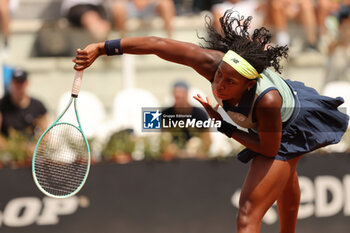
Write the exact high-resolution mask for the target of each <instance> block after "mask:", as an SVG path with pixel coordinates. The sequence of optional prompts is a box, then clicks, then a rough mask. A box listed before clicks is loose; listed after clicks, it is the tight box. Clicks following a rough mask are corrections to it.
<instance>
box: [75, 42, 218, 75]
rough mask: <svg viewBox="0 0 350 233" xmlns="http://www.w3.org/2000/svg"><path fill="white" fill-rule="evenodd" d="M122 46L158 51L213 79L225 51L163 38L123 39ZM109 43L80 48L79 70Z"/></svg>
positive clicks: (128, 49)
mask: <svg viewBox="0 0 350 233" xmlns="http://www.w3.org/2000/svg"><path fill="white" fill-rule="evenodd" d="M117 49H119V50H118V51H119V52H120V49H121V51H122V52H123V53H127V54H139V55H141V54H154V55H157V56H159V57H160V58H162V59H164V60H167V61H170V62H174V63H178V64H183V65H186V66H189V67H192V68H193V69H194V70H196V71H197V72H198V73H199V74H201V75H202V76H204V77H205V78H207V79H208V80H211V78H212V77H213V75H214V73H215V71H216V68H217V66H218V63H219V62H220V60H221V58H222V56H223V53H222V52H220V51H216V50H209V49H204V48H201V47H200V46H198V45H195V44H192V43H187V42H181V41H177V40H172V39H168V38H159V37H135V38H124V39H122V40H121V41H120V48H117ZM106 54H107V51H106V47H105V42H101V43H94V44H90V45H88V46H87V47H86V48H85V49H84V50H80V49H78V50H77V54H76V58H75V59H73V62H74V63H76V65H75V67H74V68H75V69H76V70H83V69H85V68H87V67H89V66H90V65H91V64H92V63H93V62H94V61H95V60H96V59H97V58H98V57H99V56H101V55H106Z"/></svg>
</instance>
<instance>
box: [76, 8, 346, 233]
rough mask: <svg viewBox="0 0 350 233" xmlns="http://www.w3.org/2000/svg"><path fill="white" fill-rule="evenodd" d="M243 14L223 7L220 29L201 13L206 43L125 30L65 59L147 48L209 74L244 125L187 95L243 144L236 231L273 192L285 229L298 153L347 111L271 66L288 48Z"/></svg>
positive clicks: (317, 143)
mask: <svg viewBox="0 0 350 233" xmlns="http://www.w3.org/2000/svg"><path fill="white" fill-rule="evenodd" d="M251 20H252V17H247V18H244V17H241V16H239V15H236V13H235V12H232V11H231V10H230V11H227V12H226V13H225V14H224V16H223V17H222V18H221V19H220V24H221V29H222V31H221V32H217V31H215V30H214V29H213V28H212V26H211V24H210V21H207V28H208V33H209V34H208V38H207V39H204V40H205V41H206V42H207V45H206V47H201V46H197V45H194V44H191V43H185V42H180V41H176V40H171V39H163V38H157V37H140V38H125V39H118V40H110V41H106V42H102V43H94V44H90V45H88V46H87V47H86V48H85V49H84V50H80V49H78V50H77V54H76V58H75V59H73V62H74V63H75V69H76V70H83V69H85V68H87V67H89V66H90V65H91V64H92V63H93V62H94V61H95V59H96V58H98V57H99V56H101V55H105V54H107V55H121V54H123V53H128V54H155V55H157V56H159V57H160V58H162V59H165V60H167V61H170V62H174V63H180V64H183V65H186V66H189V67H191V68H193V69H194V70H196V71H197V72H198V73H199V74H200V75H202V76H203V77H204V78H206V79H207V80H208V81H209V82H210V85H211V87H212V91H213V94H214V96H215V98H216V100H217V102H218V103H219V105H221V106H222V107H223V108H224V110H225V111H226V112H227V113H228V115H229V116H230V117H231V118H232V120H233V121H234V122H235V123H236V124H238V125H239V126H241V127H244V128H247V129H249V132H245V131H242V130H239V129H237V127H236V126H234V125H232V124H230V123H228V122H226V121H224V120H223V118H222V117H221V116H220V114H219V113H218V112H217V111H216V107H212V106H211V104H210V102H209V99H208V98H206V100H205V99H203V98H202V97H201V96H199V95H198V96H195V97H194V98H195V99H197V100H198V101H199V102H200V103H201V104H202V105H203V106H204V107H205V109H206V110H207V112H208V113H209V115H210V117H212V118H215V119H216V120H217V121H220V122H221V127H219V128H218V130H219V131H220V132H222V133H224V134H226V135H227V136H228V137H229V138H233V139H235V140H237V141H238V142H240V143H241V144H242V145H244V146H245V147H246V149H245V150H243V151H242V152H240V153H239V154H238V159H240V160H241V161H243V162H248V161H249V160H251V159H252V162H251V165H250V169H249V171H248V174H247V177H246V179H245V181H244V184H243V188H242V192H241V196H240V200H239V213H238V217H237V229H238V231H237V232H238V233H256V232H260V227H261V220H262V218H263V216H264V214H265V213H266V211H267V210H268V209H269V208H270V207H271V206H272V204H273V203H274V202H275V201H276V200H277V207H278V213H279V219H280V232H281V233H289V232H291V233H292V232H295V229H296V221H297V213H298V207H299V202H300V189H299V184H298V177H297V172H296V166H297V163H298V160H299V159H300V158H301V155H303V154H305V153H308V152H310V151H313V150H315V149H317V148H320V147H323V146H326V145H329V144H334V143H337V142H339V141H340V139H341V137H342V135H343V133H344V132H345V130H346V129H347V124H348V116H347V115H346V114H343V113H341V112H340V111H338V110H337V107H338V106H339V105H341V104H342V103H343V99H342V98H340V97H338V98H335V99H334V98H330V97H326V96H321V95H319V94H318V93H317V92H316V91H315V90H314V89H312V88H310V87H306V86H304V84H303V83H301V82H294V81H290V80H284V79H283V78H282V77H281V76H280V75H279V74H278V73H280V71H281V66H280V60H281V59H282V58H285V57H287V51H288V48H287V47H286V46H272V45H271V44H270V39H271V35H270V33H269V31H268V30H267V29H266V28H264V27H262V28H260V29H256V30H255V31H254V32H253V33H252V35H251V34H250V33H249V32H248V29H249V26H250V23H251ZM269 67H272V68H273V69H274V70H275V71H276V72H277V73H275V72H274V71H272V70H270V69H268V68H269Z"/></svg>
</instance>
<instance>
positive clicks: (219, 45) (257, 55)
mask: <svg viewBox="0 0 350 233" xmlns="http://www.w3.org/2000/svg"><path fill="white" fill-rule="evenodd" d="M252 19H253V17H251V16H249V17H247V18H244V16H240V15H239V14H238V12H236V11H233V10H227V11H226V12H225V14H224V16H222V17H221V18H220V24H221V33H219V32H218V31H217V30H216V29H215V28H214V27H213V26H212V22H211V18H210V17H209V16H207V17H206V27H207V31H208V38H204V37H199V38H200V39H203V40H204V41H205V42H206V45H205V46H203V47H204V48H207V49H215V50H219V51H222V52H224V53H226V52H227V51H228V50H233V51H234V52H236V53H238V54H239V55H240V56H242V57H243V58H244V59H246V60H247V61H248V62H249V63H250V64H251V65H252V66H253V67H254V68H255V69H256V70H257V71H258V73H261V72H263V71H264V70H265V69H266V68H267V67H271V66H272V67H273V68H274V69H275V71H277V72H279V73H281V68H282V67H281V66H280V61H281V59H282V58H287V56H288V53H287V51H288V47H287V46H278V45H277V46H272V45H271V44H270V43H271V33H270V32H269V30H267V29H266V28H265V27H261V28H259V29H255V30H254V33H253V35H249V32H248V29H249V27H250V23H251V21H252Z"/></svg>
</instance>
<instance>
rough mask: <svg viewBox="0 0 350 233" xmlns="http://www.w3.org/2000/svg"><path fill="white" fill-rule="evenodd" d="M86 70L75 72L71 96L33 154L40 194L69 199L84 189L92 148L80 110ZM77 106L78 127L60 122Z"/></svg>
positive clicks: (33, 164)
mask: <svg viewBox="0 0 350 233" xmlns="http://www.w3.org/2000/svg"><path fill="white" fill-rule="evenodd" d="M82 77H83V71H76V73H75V78H74V82H73V88H72V95H71V98H70V100H69V102H68V104H67V107H66V108H65V109H64V110H63V112H62V114H61V115H60V116H59V117H58V118H57V120H56V121H55V122H54V123H53V124H52V125H51V126H50V127H49V128H48V129H47V130H46V131H45V132H44V133H43V134H42V135H41V136H40V138H39V140H38V142H37V144H36V147H35V150H34V154H33V160H32V173H33V178H34V182H35V184H36V185H37V186H38V188H39V189H40V191H42V192H43V193H44V194H46V195H47V196H50V197H54V198H66V197H70V196H73V195H75V194H76V193H77V192H79V190H80V189H81V188H82V187H83V185H84V183H85V181H86V179H87V176H88V174H89V169H90V148H89V144H88V141H87V139H86V137H85V135H84V132H83V130H82V127H81V124H80V120H79V115H78V111H77V97H78V94H79V90H80V85H81V81H82ZM72 103H74V111H75V116H76V120H77V126H76V125H74V124H72V123H69V122H60V119H61V118H62V117H63V116H64V114H65V113H66V112H67V110H68V109H69V108H70V107H71V105H72Z"/></svg>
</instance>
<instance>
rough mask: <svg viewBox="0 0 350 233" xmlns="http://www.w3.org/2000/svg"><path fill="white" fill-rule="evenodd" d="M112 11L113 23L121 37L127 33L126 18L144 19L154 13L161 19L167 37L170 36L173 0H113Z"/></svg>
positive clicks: (173, 9)
mask: <svg viewBox="0 0 350 233" xmlns="http://www.w3.org/2000/svg"><path fill="white" fill-rule="evenodd" d="M112 12H113V17H114V21H115V25H116V27H117V29H119V30H120V31H121V35H122V37H125V35H126V33H127V28H126V22H127V19H128V18H135V17H137V18H140V19H145V18H147V17H151V16H154V15H155V14H158V15H159V16H160V17H161V18H162V19H163V21H164V27H165V30H166V32H167V35H168V37H171V36H172V32H173V27H172V20H173V18H174V16H175V5H174V2H173V0H115V3H114V5H113V7H112Z"/></svg>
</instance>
